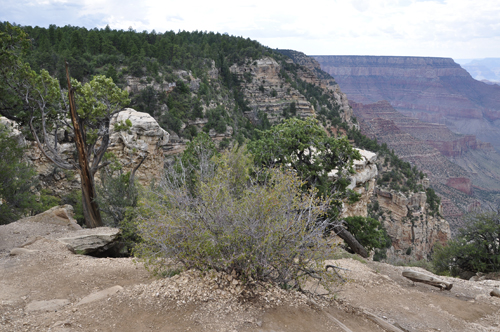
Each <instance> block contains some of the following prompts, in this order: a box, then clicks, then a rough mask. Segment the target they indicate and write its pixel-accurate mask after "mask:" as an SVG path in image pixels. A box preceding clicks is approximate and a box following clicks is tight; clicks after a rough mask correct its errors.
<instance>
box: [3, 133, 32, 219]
mask: <svg viewBox="0 0 500 332" xmlns="http://www.w3.org/2000/svg"><path fill="white" fill-rule="evenodd" d="M23 153H24V147H23V146H21V145H20V144H19V143H18V142H17V141H16V139H14V138H13V137H10V130H9V129H8V128H6V127H5V126H3V125H1V124H0V201H1V204H0V224H6V223H9V222H12V221H15V220H17V219H19V218H21V217H22V216H23V215H26V214H28V213H30V211H32V210H36V209H37V207H38V206H39V205H40V204H39V203H38V202H37V201H36V196H35V195H34V193H33V191H32V189H34V186H35V185H36V184H37V183H36V172H35V170H34V168H33V167H32V166H31V165H29V164H28V163H27V162H25V161H24V160H23Z"/></svg>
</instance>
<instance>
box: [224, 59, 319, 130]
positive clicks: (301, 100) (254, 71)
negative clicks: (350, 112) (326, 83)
mask: <svg viewBox="0 0 500 332" xmlns="http://www.w3.org/2000/svg"><path fill="white" fill-rule="evenodd" d="M230 70H231V72H232V73H234V74H236V75H237V76H238V77H239V79H240V81H241V82H242V83H241V85H242V91H243V94H244V95H245V97H246V98H245V99H247V100H248V101H249V104H248V106H249V107H250V108H251V109H252V110H251V111H249V112H247V113H246V115H247V116H248V117H249V118H250V119H252V120H254V121H257V119H258V113H259V112H264V113H266V114H267V117H268V119H269V121H270V122H271V123H274V122H277V121H279V119H282V118H283V117H284V116H283V114H284V111H285V109H290V105H291V104H292V103H294V105H295V109H296V114H297V115H299V116H301V117H309V116H315V111H314V106H313V105H311V103H310V102H308V101H307V100H306V98H305V97H304V96H303V95H302V94H301V93H300V92H299V91H298V90H297V89H295V88H293V87H292V85H291V84H290V82H287V81H286V80H285V78H284V77H283V75H281V73H280V72H281V66H280V64H278V62H276V60H274V59H273V58H263V59H259V60H256V61H253V62H248V63H247V64H245V65H242V66H241V65H237V64H234V65H232V66H231V68H230Z"/></svg>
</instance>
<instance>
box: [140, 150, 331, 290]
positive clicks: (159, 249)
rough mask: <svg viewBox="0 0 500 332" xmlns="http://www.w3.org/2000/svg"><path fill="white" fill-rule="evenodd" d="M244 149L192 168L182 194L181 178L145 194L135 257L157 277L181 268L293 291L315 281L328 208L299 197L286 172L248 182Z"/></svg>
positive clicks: (172, 176)
mask: <svg viewBox="0 0 500 332" xmlns="http://www.w3.org/2000/svg"><path fill="white" fill-rule="evenodd" d="M251 164H252V161H251V159H248V157H247V156H246V155H245V151H244V148H239V149H237V148H233V150H232V151H231V152H227V153H224V154H222V155H221V156H220V157H215V158H213V159H212V161H211V163H209V164H207V165H203V164H199V167H198V168H197V170H196V173H197V178H198V182H197V183H196V188H195V190H194V191H191V190H188V188H187V187H186V185H187V183H186V182H185V181H184V179H185V177H183V176H182V174H183V173H180V172H178V171H175V170H174V172H170V173H168V176H167V177H166V178H165V179H164V180H163V181H162V182H161V183H160V185H159V186H158V187H157V188H156V189H155V190H153V191H151V192H149V193H147V195H146V196H145V198H144V200H143V201H142V202H141V205H140V209H139V220H140V222H139V225H138V228H139V231H140V233H141V236H142V238H143V239H144V242H143V243H141V244H140V245H139V247H138V248H137V254H138V255H139V256H140V257H141V258H142V259H143V260H144V261H145V263H146V265H147V266H148V268H150V269H151V270H153V271H155V272H157V273H159V274H161V272H162V271H163V270H169V269H170V270H171V269H174V268H176V267H177V266H178V264H182V265H183V266H184V267H185V268H196V269H199V270H203V271H206V270H210V269H213V270H217V271H225V272H227V273H231V272H233V271H234V272H235V273H236V274H237V276H238V277H239V278H240V279H241V280H243V281H246V280H250V279H253V280H258V281H272V282H276V283H278V284H280V285H287V286H291V287H293V288H299V289H300V287H301V283H302V282H303V281H304V279H305V277H306V276H308V275H309V274H314V273H317V275H318V276H320V277H322V278H323V279H322V281H327V278H328V274H326V272H325V271H324V267H323V266H322V263H323V259H324V258H325V257H326V256H327V255H328V253H329V251H330V246H328V244H327V243H326V242H325V240H324V239H323V236H322V235H323V231H324V229H325V227H326V226H327V225H328V222H327V221H322V222H319V221H318V220H320V218H321V217H322V216H324V214H325V212H326V209H327V206H328V202H327V201H324V200H321V199H318V198H317V194H316V192H315V190H314V189H313V190H310V191H307V192H304V191H303V190H302V186H303V183H302V181H300V179H299V178H297V176H296V175H295V174H294V173H293V172H291V171H282V170H279V169H270V170H269V171H268V172H267V177H266V178H265V179H261V181H260V182H255V181H252V178H251V177H250V172H249V169H248V167H249V166H250V165H251Z"/></svg>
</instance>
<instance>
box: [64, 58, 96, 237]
mask: <svg viewBox="0 0 500 332" xmlns="http://www.w3.org/2000/svg"><path fill="white" fill-rule="evenodd" d="M66 79H67V80H68V99H69V109H70V114H71V122H72V123H73V129H74V134H75V144H76V151H77V153H78V162H79V166H80V167H79V169H78V170H79V172H80V183H81V187H82V200H83V215H84V217H85V223H86V224H87V226H88V227H90V228H95V227H99V226H102V225H103V223H102V220H101V214H100V212H99V207H98V205H97V202H96V201H95V196H96V193H95V187H94V177H93V174H92V173H91V172H90V165H89V159H88V156H87V150H86V149H85V139H84V133H83V132H82V129H81V128H80V121H79V120H78V115H77V114H76V105H75V96H74V91H73V88H72V87H71V81H70V79H69V66H68V63H67V62H66Z"/></svg>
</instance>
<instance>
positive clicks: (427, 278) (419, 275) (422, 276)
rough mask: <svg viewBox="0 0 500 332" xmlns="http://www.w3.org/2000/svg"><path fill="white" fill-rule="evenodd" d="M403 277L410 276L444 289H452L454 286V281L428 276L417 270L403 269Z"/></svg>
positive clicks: (412, 278) (416, 280) (412, 279)
mask: <svg viewBox="0 0 500 332" xmlns="http://www.w3.org/2000/svg"><path fill="white" fill-rule="evenodd" d="M403 277H405V278H408V279H410V280H411V281H414V282H422V283H424V284H428V285H431V286H434V287H438V288H440V289H441V290H443V289H446V290H450V289H451V288H452V287H453V284H452V283H449V282H446V281H444V280H441V279H438V278H434V277H431V276H428V275H427V274H423V273H420V272H415V271H412V270H405V271H403Z"/></svg>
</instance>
